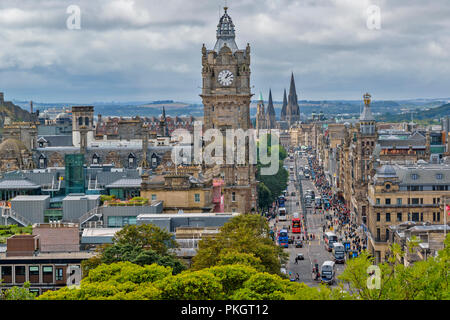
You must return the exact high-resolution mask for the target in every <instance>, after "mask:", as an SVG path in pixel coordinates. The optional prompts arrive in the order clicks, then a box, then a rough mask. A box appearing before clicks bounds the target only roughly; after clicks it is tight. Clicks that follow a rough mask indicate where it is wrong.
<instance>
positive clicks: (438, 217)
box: [436, 212, 441, 222]
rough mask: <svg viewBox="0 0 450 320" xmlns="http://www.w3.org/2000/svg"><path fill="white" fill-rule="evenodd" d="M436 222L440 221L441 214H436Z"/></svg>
mask: <svg viewBox="0 0 450 320" xmlns="http://www.w3.org/2000/svg"><path fill="white" fill-rule="evenodd" d="M436 221H438V222H439V221H441V213H440V212H436Z"/></svg>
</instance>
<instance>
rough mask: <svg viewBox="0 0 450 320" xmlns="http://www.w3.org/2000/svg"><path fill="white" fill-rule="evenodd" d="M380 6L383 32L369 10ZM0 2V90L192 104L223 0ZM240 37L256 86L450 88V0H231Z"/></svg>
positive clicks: (277, 91) (307, 95)
mask: <svg viewBox="0 0 450 320" xmlns="http://www.w3.org/2000/svg"><path fill="white" fill-rule="evenodd" d="M372 3H373V4H378V5H380V7H381V13H382V15H381V18H382V29H381V30H378V31H373V30H368V29H367V27H366V18H367V17H366V16H365V10H366V9H367V7H368V6H369V5H370V4H372ZM68 4H69V2H66V1H60V0H40V1H38V0H21V1H16V0H2V1H1V2H0V17H5V13H8V17H7V18H6V19H0V43H2V47H1V50H0V91H5V92H6V94H7V96H9V97H11V96H12V95H13V97H14V98H17V99H31V98H32V99H34V100H44V99H47V100H51V101H54V100H58V101H61V100H66V101H76V100H81V101H93V100H121V99H123V100H136V99H141V98H142V99H144V100H157V99H166V98H173V99H180V100H189V101H192V100H197V101H200V99H199V97H198V95H199V93H200V89H199V88H198V87H199V86H200V85H201V75H200V72H201V46H202V44H203V43H205V44H206V46H207V47H208V48H212V47H213V45H214V42H215V31H216V26H217V22H218V19H219V13H220V11H219V8H220V7H221V6H222V5H223V1H221V0H220V1H219V0H217V1H215V0H214V1H211V0H189V1H187V0H166V1H159V0H151V1H148V0H147V1H144V0H134V1H131V0H112V1H111V0H73V1H70V4H76V5H79V6H80V8H81V9H82V13H81V14H82V29H81V30H76V31H70V30H67V29H66V27H65V22H66V18H67V17H68V15H67V14H66V12H65V9H66V7H67V6H68ZM229 6H230V10H229V13H230V15H231V17H232V18H233V21H234V23H235V25H236V29H237V43H238V45H239V46H240V47H245V45H246V44H247V42H249V43H250V44H251V46H252V83H253V85H254V86H255V89H254V91H255V92H258V91H263V93H264V94H265V95H267V92H268V89H269V87H271V88H272V89H273V94H274V99H276V100H280V99H281V98H282V90H283V88H284V87H287V86H288V85H289V75H290V72H291V71H294V73H295V75H296V80H297V82H298V85H297V88H298V91H299V92H300V93H299V97H300V99H344V98H345V99H359V98H360V97H361V94H362V93H361V92H362V91H373V95H374V98H376V99H393V98H396V97H398V98H408V97H411V98H415V97H421V96H423V97H430V96H436V97H437V96H439V97H445V96H449V95H450V94H449V93H448V89H447V88H449V87H450V72H449V71H450V62H449V61H450V60H449V53H450V32H449V31H450V21H449V20H448V18H447V17H448V16H449V14H450V4H449V3H448V0H434V1H433V2H431V3H430V2H425V1H421V0H377V1H376V0H371V1H369V0H314V1H313V0H303V1H300V0H299V1H290V0H239V1H235V0H234V1H233V0H229Z"/></svg>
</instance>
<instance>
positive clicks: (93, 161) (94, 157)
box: [92, 154, 99, 164]
mask: <svg viewBox="0 0 450 320" xmlns="http://www.w3.org/2000/svg"><path fill="white" fill-rule="evenodd" d="M98 162H99V161H98V156H97V155H96V154H94V156H93V157H92V164H98Z"/></svg>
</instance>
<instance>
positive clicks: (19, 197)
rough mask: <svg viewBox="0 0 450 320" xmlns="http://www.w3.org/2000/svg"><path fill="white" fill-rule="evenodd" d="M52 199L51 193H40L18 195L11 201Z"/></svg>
mask: <svg viewBox="0 0 450 320" xmlns="http://www.w3.org/2000/svg"><path fill="white" fill-rule="evenodd" d="M47 199H50V196H49V195H40V196H17V197H15V198H14V199H12V200H11V201H36V200H47Z"/></svg>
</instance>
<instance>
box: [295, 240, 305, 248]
mask: <svg viewBox="0 0 450 320" xmlns="http://www.w3.org/2000/svg"><path fill="white" fill-rule="evenodd" d="M295 247H296V248H303V241H301V240H297V241H295Z"/></svg>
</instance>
